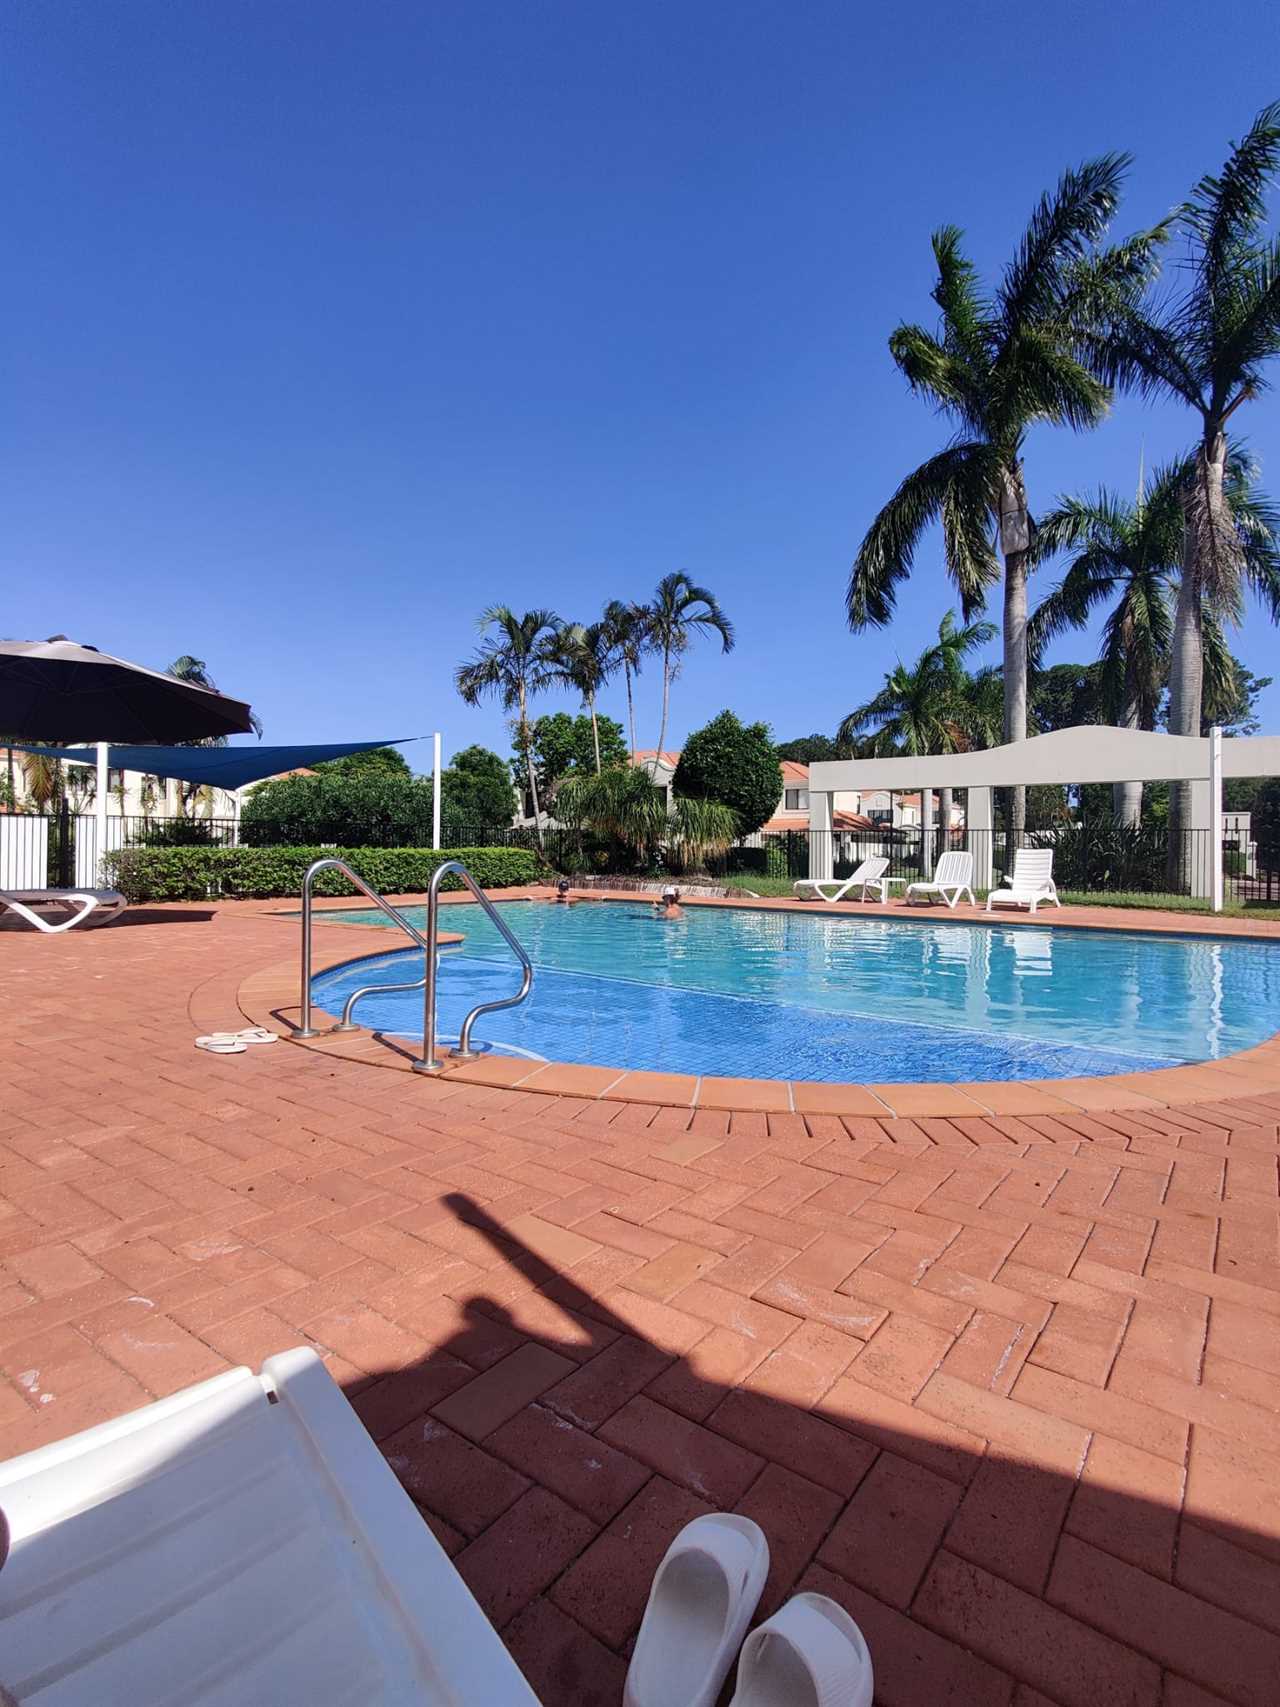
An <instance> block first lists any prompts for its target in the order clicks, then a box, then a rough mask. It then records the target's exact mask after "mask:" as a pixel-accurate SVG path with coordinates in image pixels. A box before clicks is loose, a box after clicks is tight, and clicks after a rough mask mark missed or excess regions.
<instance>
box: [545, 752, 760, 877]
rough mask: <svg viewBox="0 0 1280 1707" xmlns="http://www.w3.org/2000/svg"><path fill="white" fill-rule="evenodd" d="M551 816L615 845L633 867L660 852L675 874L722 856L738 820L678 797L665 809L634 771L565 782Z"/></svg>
mask: <svg viewBox="0 0 1280 1707" xmlns="http://www.w3.org/2000/svg"><path fill="white" fill-rule="evenodd" d="M556 812H557V815H558V816H559V817H560V819H561V820H562V822H564V823H565V824H567V825H569V826H570V827H571V828H573V829H576V830H583V829H586V830H590V831H591V832H592V833H593V834H595V835H598V836H603V837H606V838H608V839H609V840H610V841H614V842H618V843H620V844H621V845H622V846H623V847H625V848H627V849H628V850H629V851H630V852H631V854H632V855H633V856H634V858H635V860H636V862H637V863H638V864H650V863H651V862H652V861H653V860H655V859H656V858H657V857H658V854H659V852H660V851H661V850H663V849H665V850H666V852H667V855H668V860H669V863H671V864H673V865H675V866H676V867H678V868H680V869H687V868H688V867H689V866H692V865H697V864H699V863H700V862H701V861H702V860H704V859H705V858H706V857H707V855H708V854H715V853H723V852H724V850H725V849H726V848H727V847H728V846H729V845H730V843H731V842H732V841H733V840H734V837H735V836H736V835H737V833H738V819H737V815H736V813H735V812H734V811H733V810H732V808H731V807H728V806H726V805H725V804H724V803H723V802H722V801H719V800H700V799H699V800H695V799H693V798H692V797H690V796H688V795H679V794H678V795H675V796H674V797H673V799H672V800H671V802H670V804H668V801H667V794H666V790H665V789H662V788H657V787H655V786H654V784H653V783H652V782H651V781H650V779H649V776H648V774H647V773H646V772H644V771H639V770H634V769H632V770H610V771H604V772H602V773H601V774H599V775H597V776H585V777H569V778H568V779H567V780H566V781H565V782H564V783H563V784H562V786H561V788H560V792H559V793H558V794H557V795H556Z"/></svg>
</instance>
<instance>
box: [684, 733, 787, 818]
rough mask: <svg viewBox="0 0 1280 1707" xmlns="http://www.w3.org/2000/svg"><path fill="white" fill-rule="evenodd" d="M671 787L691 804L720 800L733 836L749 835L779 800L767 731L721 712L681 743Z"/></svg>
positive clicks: (775, 757) (773, 753) (779, 780)
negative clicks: (734, 824)
mask: <svg viewBox="0 0 1280 1707" xmlns="http://www.w3.org/2000/svg"><path fill="white" fill-rule="evenodd" d="M672 788H673V789H674V791H675V792H676V793H677V794H684V795H689V796H691V797H692V798H693V799H696V800H720V801H723V803H724V804H725V805H726V806H727V807H729V809H730V810H731V811H732V812H733V814H734V816H735V817H736V819H737V821H738V834H739V836H750V835H752V834H754V832H755V831H756V830H758V829H759V828H760V826H761V824H763V823H764V822H765V821H766V819H769V818H771V817H772V816H773V814H774V813H775V812H776V811H777V809H778V802H779V801H780V800H781V799H782V768H781V766H780V765H779V763H778V753H777V749H776V748H775V747H774V745H773V742H772V741H771V740H770V739H769V730H768V727H767V726H766V725H765V724H763V723H750V724H743V723H741V722H739V720H738V719H737V718H736V717H735V716H734V714H733V713H732V712H731V711H722V712H721V713H720V715H719V717H713V718H712V720H711V722H710V723H708V724H707V726H706V728H705V729H698V730H695V732H694V733H693V734H692V735H690V737H689V739H688V740H687V741H686V742H685V744H684V751H683V752H682V753H681V754H680V763H679V764H678V765H677V766H676V774H675V776H674V778H673V779H672Z"/></svg>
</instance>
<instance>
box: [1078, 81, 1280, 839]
mask: <svg viewBox="0 0 1280 1707" xmlns="http://www.w3.org/2000/svg"><path fill="white" fill-rule="evenodd" d="M1277 170H1280V102H1277V103H1276V104H1274V105H1272V106H1269V107H1264V108H1263V110H1262V111H1261V112H1260V113H1259V114H1258V116H1257V118H1256V119H1255V120H1254V122H1253V125H1252V128H1251V129H1250V130H1249V132H1248V134H1247V135H1246V136H1245V137H1244V139H1243V140H1242V141H1241V142H1239V143H1237V144H1235V145H1234V146H1233V147H1232V149H1231V152H1230V154H1229V155H1228V157H1227V161H1226V164H1225V165H1224V166H1223V168H1222V171H1221V173H1220V174H1218V175H1217V176H1214V175H1212V174H1210V175H1208V176H1206V177H1204V178H1202V179H1201V180H1200V182H1199V183H1198V184H1197V185H1196V186H1195V188H1194V189H1193V190H1192V192H1191V195H1190V197H1189V198H1188V200H1187V201H1185V202H1184V203H1183V204H1182V206H1181V207H1179V208H1178V210H1177V211H1176V213H1175V214H1174V217H1173V221H1172V229H1173V230H1174V231H1175V232H1176V233H1177V234H1178V235H1179V236H1181V237H1182V238H1183V240H1184V242H1185V245H1186V255H1185V260H1184V263H1183V265H1182V266H1181V268H1180V269H1179V278H1180V280H1181V281H1183V282H1182V285H1181V288H1180V289H1178V290H1177V291H1175V293H1174V294H1173V295H1172V296H1171V297H1169V298H1167V299H1165V300H1163V301H1161V302H1157V303H1156V304H1154V305H1143V306H1139V305H1136V304H1134V303H1133V302H1132V301H1127V302H1123V303H1121V304H1119V305H1118V307H1117V310H1116V312H1115V313H1114V314H1113V316H1112V317H1111V319H1110V321H1109V323H1108V324H1107V325H1106V326H1105V328H1103V329H1102V331H1101V332H1100V333H1099V334H1098V335H1097V336H1096V338H1095V339H1094V340H1093V342H1094V344H1095V346H1096V348H1095V361H1096V364H1097V366H1098V370H1099V372H1100V373H1101V374H1102V376H1103V377H1104V378H1105V379H1106V380H1107V381H1108V382H1109V383H1111V384H1114V385H1117V386H1125V387H1130V388H1132V389H1135V390H1137V391H1138V392H1140V393H1142V394H1144V395H1147V396H1168V397H1174V398H1177V399H1178V400H1179V401H1180V402H1183V403H1185V404H1186V405H1187V407H1188V408H1189V409H1192V410H1194V411H1195V413H1196V414H1197V415H1198V416H1199V418H1200V443H1199V445H1198V446H1197V448H1196V452H1195V458H1194V463H1193V467H1192V471H1191V477H1190V478H1189V479H1188V480H1187V482H1186V483H1185V485H1184V487H1183V492H1182V511H1183V535H1182V567H1181V575H1180V577H1179V583H1178V598H1177V605H1176V609H1175V613H1174V622H1173V656H1172V664H1171V671H1170V680H1169V731H1170V733H1171V734H1174V735H1198V734H1199V733H1200V711H1201V699H1202V696H1203V691H1204V642H1203V633H1204V613H1205V610H1206V608H1207V607H1208V606H1212V607H1213V608H1214V609H1215V610H1216V611H1217V612H1218V613H1219V615H1221V614H1223V613H1227V614H1228V615H1230V616H1231V617H1233V618H1235V619H1237V620H1238V615H1239V613H1240V611H1241V610H1242V608H1243V607H1242V594H1243V582H1244V580H1246V579H1248V578H1249V577H1250V573H1251V572H1250V567H1249V564H1248V561H1247V558H1246V555H1245V553H1244V551H1243V549H1242V543H1241V539H1240V535H1239V530H1238V529H1237V527H1236V526H1235V525H1234V522H1233V518H1232V515H1231V513H1230V508H1229V505H1228V502H1227V496H1226V483H1227V473H1226V470H1227V462H1228V443H1227V424H1228V422H1229V421H1230V420H1231V419H1232V417H1233V416H1234V415H1235V413H1236V411H1237V410H1238V409H1239V408H1240V407H1241V406H1242V405H1243V404H1245V403H1247V402H1250V401H1251V400H1253V399H1254V398H1256V397H1258V396H1259V395H1260V394H1261V392H1262V391H1264V390H1265V389H1266V386H1267V378H1266V374H1265V371H1264V370H1265V367H1266V364H1267V362H1268V361H1269V360H1271V359H1272V358H1274V357H1275V356H1277V355H1280V242H1278V241H1277V240H1276V238H1275V237H1273V236H1270V235H1269V234H1268V233H1267V230H1266V213H1267V209H1266V192H1267V188H1268V186H1269V184H1270V182H1271V180H1272V179H1273V178H1274V177H1275V175H1276V173H1277ZM1261 591H1262V594H1263V597H1264V598H1265V599H1266V601H1267V602H1268V604H1269V605H1270V608H1271V614H1272V616H1273V617H1274V618H1275V619H1277V620H1280V588H1277V587H1274V586H1272V585H1270V584H1264V585H1263V587H1262V588H1261ZM1189 790H1190V785H1189V784H1185V783H1180V784H1176V785H1175V786H1174V788H1173V789H1172V790H1171V793H1170V828H1171V829H1173V830H1177V829H1179V828H1180V827H1181V826H1182V825H1183V824H1185V822H1186V813H1187V809H1188V806H1189V803H1190V792H1189ZM1174 847H1175V838H1174V837H1173V836H1171V837H1170V857H1171V859H1172V858H1173V857H1175V856H1174Z"/></svg>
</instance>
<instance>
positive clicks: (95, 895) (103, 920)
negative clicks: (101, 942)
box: [0, 889, 128, 936]
mask: <svg viewBox="0 0 1280 1707" xmlns="http://www.w3.org/2000/svg"><path fill="white" fill-rule="evenodd" d="M127 905H128V902H127V901H126V900H125V898H124V896H123V895H121V894H120V892H119V890H117V889H0V921H2V920H3V919H4V916H5V914H6V913H7V914H8V915H9V922H10V925H11V928H12V924H13V921H21V922H22V923H25V924H27V925H30V926H32V927H33V928H34V929H35V930H38V931H44V933H45V934H46V935H47V936H57V934H58V932H59V931H70V930H75V928H76V927H77V925H82V926H83V927H84V928H85V929H86V930H91V929H92V928H93V927H94V926H95V925H109V924H110V923H111V921H112V920H113V919H117V918H119V916H120V914H121V913H122V912H123V911H124V909H125V907H126V906H127ZM19 928H20V927H19Z"/></svg>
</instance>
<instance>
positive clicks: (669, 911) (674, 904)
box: [653, 884, 684, 919]
mask: <svg viewBox="0 0 1280 1707" xmlns="http://www.w3.org/2000/svg"><path fill="white" fill-rule="evenodd" d="M653 905H654V912H655V917H657V918H659V919H683V918H684V908H683V907H682V906H681V905H680V891H679V890H678V889H677V888H676V887H675V885H674V884H668V885H667V887H666V888H665V889H664V890H663V891H662V895H661V897H660V898H659V899H658V900H657V901H655V902H654V903H653Z"/></svg>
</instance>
